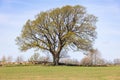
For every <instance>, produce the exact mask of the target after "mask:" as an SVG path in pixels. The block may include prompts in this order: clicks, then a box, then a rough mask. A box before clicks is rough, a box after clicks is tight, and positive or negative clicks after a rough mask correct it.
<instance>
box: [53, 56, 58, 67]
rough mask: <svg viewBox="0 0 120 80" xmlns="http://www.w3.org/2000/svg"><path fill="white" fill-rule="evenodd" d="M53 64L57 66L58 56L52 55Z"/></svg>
mask: <svg viewBox="0 0 120 80" xmlns="http://www.w3.org/2000/svg"><path fill="white" fill-rule="evenodd" d="M53 64H54V66H57V65H59V54H54V55H53Z"/></svg>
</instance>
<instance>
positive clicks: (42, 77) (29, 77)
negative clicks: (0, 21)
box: [0, 66, 120, 80]
mask: <svg viewBox="0 0 120 80" xmlns="http://www.w3.org/2000/svg"><path fill="white" fill-rule="evenodd" d="M0 80H120V67H75V66H57V67H56V66H16V67H0Z"/></svg>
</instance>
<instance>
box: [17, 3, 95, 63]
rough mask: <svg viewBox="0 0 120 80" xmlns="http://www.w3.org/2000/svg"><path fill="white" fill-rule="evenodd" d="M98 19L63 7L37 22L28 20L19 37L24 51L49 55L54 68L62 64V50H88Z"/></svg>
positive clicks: (79, 8) (75, 8) (82, 9)
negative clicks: (30, 50) (29, 50)
mask: <svg viewBox="0 0 120 80" xmlns="http://www.w3.org/2000/svg"><path fill="white" fill-rule="evenodd" d="M96 21H97V20H96V17H95V16H94V15H90V14H87V13H86V9H85V7H83V6H80V5H76V6H70V5H67V6H64V7H62V8H56V9H52V10H48V11H46V12H41V13H40V14H38V15H37V16H36V18H35V20H32V21H31V20H28V21H27V22H26V24H25V25H24V27H23V29H22V33H21V35H20V36H18V37H17V39H16V42H17V45H19V47H20V50H21V51H26V50H28V49H31V48H35V49H41V50H43V51H48V52H50V53H51V54H52V56H53V63H54V65H58V64H59V56H60V53H61V51H62V50H64V49H66V48H68V49H70V48H74V49H77V50H81V51H87V50H89V49H90V48H91V47H92V45H93V42H94V40H95V39H96V31H95V30H96V26H95V23H96Z"/></svg>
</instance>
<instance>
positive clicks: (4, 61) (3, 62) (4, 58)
mask: <svg viewBox="0 0 120 80" xmlns="http://www.w3.org/2000/svg"><path fill="white" fill-rule="evenodd" d="M1 62H2V64H3V65H4V64H6V62H7V58H6V57H5V56H2V58H1Z"/></svg>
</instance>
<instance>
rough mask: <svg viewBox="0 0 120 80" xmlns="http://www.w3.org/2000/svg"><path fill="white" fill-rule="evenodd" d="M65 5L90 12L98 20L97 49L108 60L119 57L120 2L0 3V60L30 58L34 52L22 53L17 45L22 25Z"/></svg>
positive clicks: (45, 0) (9, 0)
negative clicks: (42, 12) (7, 57)
mask: <svg viewBox="0 0 120 80" xmlns="http://www.w3.org/2000/svg"><path fill="white" fill-rule="evenodd" d="M65 5H72V6H74V5H82V6H84V7H86V10H87V13H89V14H93V15H95V16H96V17H98V22H97V23H96V26H97V30H96V31H97V39H96V41H95V44H94V47H95V48H97V49H98V50H99V51H100V52H101V55H102V57H103V58H105V59H107V60H113V59H115V58H120V0H0V34H1V36H0V58H1V57H2V56H12V57H13V58H14V59H15V58H16V57H17V56H23V57H24V58H25V59H26V58H28V57H29V56H31V55H32V54H33V53H34V50H28V51H27V52H21V51H20V50H19V49H18V46H17V45H16V42H15V39H16V37H17V36H19V35H20V34H21V30H22V28H23V25H24V24H25V22H26V21H27V20H28V19H31V20H33V19H34V18H35V16H36V15H37V14H38V13H40V12H41V11H47V10H50V9H53V8H57V7H62V6H65ZM40 53H42V52H40ZM69 53H71V54H72V56H73V58H76V56H77V58H83V56H84V55H83V54H81V53H79V52H72V51H70V52H69Z"/></svg>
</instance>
